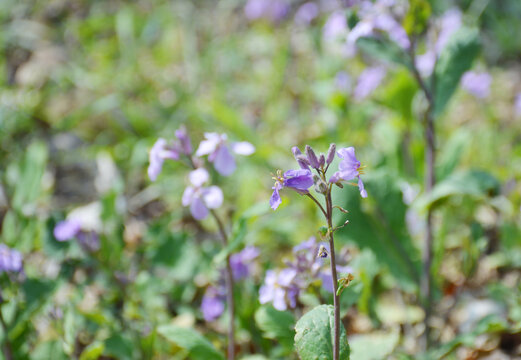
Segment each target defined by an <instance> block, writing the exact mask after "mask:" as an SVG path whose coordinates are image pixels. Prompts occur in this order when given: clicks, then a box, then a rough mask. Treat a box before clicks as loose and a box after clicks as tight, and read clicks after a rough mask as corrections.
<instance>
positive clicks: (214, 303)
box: [201, 287, 224, 321]
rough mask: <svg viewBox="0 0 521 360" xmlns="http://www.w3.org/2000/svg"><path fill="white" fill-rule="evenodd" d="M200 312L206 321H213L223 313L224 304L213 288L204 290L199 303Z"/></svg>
mask: <svg viewBox="0 0 521 360" xmlns="http://www.w3.org/2000/svg"><path fill="white" fill-rule="evenodd" d="M201 311H202V313H203V317H204V319H205V320H206V321H214V320H215V319H217V318H218V317H219V316H221V315H222V313H223V312H224V302H223V300H222V298H221V296H220V295H219V294H218V292H217V290H216V289H215V288H213V287H209V288H208V289H206V292H205V293H204V296H203V300H202V302H201Z"/></svg>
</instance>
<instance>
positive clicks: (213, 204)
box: [203, 185, 223, 209]
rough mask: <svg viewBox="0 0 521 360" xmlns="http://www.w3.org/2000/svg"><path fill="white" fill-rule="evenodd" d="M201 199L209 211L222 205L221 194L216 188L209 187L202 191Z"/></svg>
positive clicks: (219, 189)
mask: <svg viewBox="0 0 521 360" xmlns="http://www.w3.org/2000/svg"><path fill="white" fill-rule="evenodd" d="M203 199H204V203H205V204H206V206H207V207H208V208H210V209H217V208H218V207H220V206H221V205H222V203H223V192H222V190H221V188H219V187H218V186H216V185H214V186H210V187H208V188H206V189H204V190H203Z"/></svg>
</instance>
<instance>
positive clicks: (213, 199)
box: [182, 168, 223, 220]
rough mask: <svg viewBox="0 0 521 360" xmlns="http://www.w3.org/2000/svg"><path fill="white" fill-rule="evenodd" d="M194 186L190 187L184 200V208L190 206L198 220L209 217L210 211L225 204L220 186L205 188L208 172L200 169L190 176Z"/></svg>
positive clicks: (185, 192)
mask: <svg viewBox="0 0 521 360" xmlns="http://www.w3.org/2000/svg"><path fill="white" fill-rule="evenodd" d="M188 178H189V180H190V183H191V184H192V186H188V187H187V188H186V189H185V191H184V193H183V198H182V204H183V206H190V212H191V213H192V216H193V217H194V218H195V219H196V220H202V219H204V218H205V217H206V216H208V212H209V210H208V209H216V208H218V207H220V206H221V205H222V203H223V193H222V191H221V189H220V188H219V187H218V186H210V187H203V184H204V183H205V182H206V181H208V179H209V175H208V172H207V171H206V170H205V169H203V168H199V169H196V170H194V171H191V172H190V174H189V175H188Z"/></svg>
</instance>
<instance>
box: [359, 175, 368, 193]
mask: <svg viewBox="0 0 521 360" xmlns="http://www.w3.org/2000/svg"><path fill="white" fill-rule="evenodd" d="M358 190H360V195H361V196H362V197H363V198H366V197H367V191H366V190H365V187H364V183H363V182H362V179H360V177H358Z"/></svg>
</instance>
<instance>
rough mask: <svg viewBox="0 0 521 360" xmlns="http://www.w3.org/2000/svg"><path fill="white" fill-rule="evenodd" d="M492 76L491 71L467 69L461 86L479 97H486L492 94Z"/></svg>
mask: <svg viewBox="0 0 521 360" xmlns="http://www.w3.org/2000/svg"><path fill="white" fill-rule="evenodd" d="M491 83H492V76H490V74H489V73H486V72H484V73H476V72H474V71H467V72H466V73H465V74H463V76H462V77H461V86H462V87H463V88H464V89H465V90H467V91H468V92H469V93H471V94H472V95H474V96H475V97H477V98H478V99H484V98H486V97H488V96H489V94H490V84H491Z"/></svg>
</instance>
